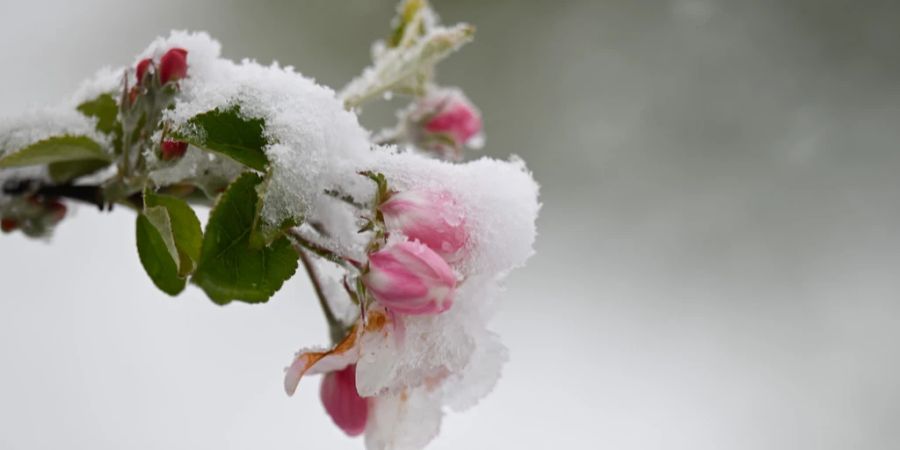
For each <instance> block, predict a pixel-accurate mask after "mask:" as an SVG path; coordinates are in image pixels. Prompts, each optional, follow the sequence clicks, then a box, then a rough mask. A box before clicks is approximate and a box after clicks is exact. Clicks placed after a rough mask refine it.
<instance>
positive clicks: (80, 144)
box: [0, 136, 110, 168]
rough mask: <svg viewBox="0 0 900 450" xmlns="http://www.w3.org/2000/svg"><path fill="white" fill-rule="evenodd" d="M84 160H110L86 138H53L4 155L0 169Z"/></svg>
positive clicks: (99, 147)
mask: <svg viewBox="0 0 900 450" xmlns="http://www.w3.org/2000/svg"><path fill="white" fill-rule="evenodd" d="M84 159H90V160H101V161H109V160H110V158H109V155H107V154H106V152H104V151H103V148H102V147H101V146H100V144H98V143H97V142H96V141H94V140H93V139H91V138H89V137H87V136H55V137H51V138H47V139H44V140H43V141H38V142H35V143H34V144H31V145H29V146H28V147H25V148H23V149H21V150H18V151H15V152H12V153H8V154H6V155H4V156H3V157H2V158H0V168H6V167H22V166H33V165H37V164H50V163H57V162H63V161H78V160H84Z"/></svg>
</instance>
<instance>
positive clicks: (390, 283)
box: [363, 241, 456, 315]
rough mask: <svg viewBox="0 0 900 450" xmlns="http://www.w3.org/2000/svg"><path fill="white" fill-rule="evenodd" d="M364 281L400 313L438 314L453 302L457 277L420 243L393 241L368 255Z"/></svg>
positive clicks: (377, 297)
mask: <svg viewBox="0 0 900 450" xmlns="http://www.w3.org/2000/svg"><path fill="white" fill-rule="evenodd" d="M363 282H364V283H365V285H366V287H367V288H368V289H369V292H370V293H371V294H372V297H374V298H375V300H377V301H378V302H379V303H381V304H382V305H384V306H385V307H386V308H388V309H390V310H391V311H393V312H395V313H399V314H408V315H424V314H439V313H442V312H444V311H446V310H448V309H449V308H450V306H451V305H452V304H453V291H454V289H455V288H456V277H455V276H454V274H453V270H452V269H450V266H448V265H447V262H446V261H444V259H443V258H441V256H440V255H438V254H437V253H435V252H434V251H433V250H431V249H430V248H428V247H427V246H426V245H425V244H422V243H420V242H413V241H406V242H398V243H395V244H392V245H390V246H388V247H386V248H384V249H382V250H380V251H377V252H375V253H372V254H370V255H369V264H368V272H366V274H365V275H363Z"/></svg>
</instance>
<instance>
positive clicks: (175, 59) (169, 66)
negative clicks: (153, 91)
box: [159, 48, 187, 84]
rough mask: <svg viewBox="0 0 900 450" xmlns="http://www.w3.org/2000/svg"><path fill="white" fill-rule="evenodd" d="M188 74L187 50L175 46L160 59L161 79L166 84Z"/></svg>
mask: <svg viewBox="0 0 900 450" xmlns="http://www.w3.org/2000/svg"><path fill="white" fill-rule="evenodd" d="M186 76H187V50H185V49H183V48H173V49H171V50H169V51H167V52H166V54H165V55H163V56H162V58H160V59H159V81H161V82H162V84H166V83H168V82H169V81H176V80H179V79H181V78H184V77H186Z"/></svg>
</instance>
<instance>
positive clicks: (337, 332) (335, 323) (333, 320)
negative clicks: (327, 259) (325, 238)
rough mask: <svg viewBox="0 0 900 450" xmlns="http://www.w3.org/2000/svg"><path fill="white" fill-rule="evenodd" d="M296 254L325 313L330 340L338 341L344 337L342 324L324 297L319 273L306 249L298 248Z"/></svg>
mask: <svg viewBox="0 0 900 450" xmlns="http://www.w3.org/2000/svg"><path fill="white" fill-rule="evenodd" d="M297 254H298V255H300V261H301V262H303V267H304V268H305V269H306V274H307V275H309V280H310V281H311V282H312V285H313V290H314V291H316V297H318V299H319V306H321V307H322V313H324V314H325V321H326V322H328V331H329V333H330V335H331V341H332V342H334V343H337V342H340V341H341V339H343V338H344V326H343V324H341V321H340V320H338V318H337V316H335V315H334V312H333V311H332V310H331V306H330V305H329V304H328V299H327V298H326V297H325V291H323V290H322V282H321V281H320V280H319V274H318V273H317V272H316V268H315V266H313V264H312V261H310V259H309V255H308V254H307V253H306V250H304V249H302V248H298V249H297Z"/></svg>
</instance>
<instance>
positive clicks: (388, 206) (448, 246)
mask: <svg viewBox="0 0 900 450" xmlns="http://www.w3.org/2000/svg"><path fill="white" fill-rule="evenodd" d="M379 210H381V213H382V214H383V215H384V221H385V224H386V225H387V227H388V230H389V231H394V230H396V231H400V232H401V233H403V234H404V235H406V237H408V238H409V239H411V240H417V241H419V242H421V243H423V244H425V245H426V246H428V248H430V249H432V250H434V251H435V252H437V254H439V255H441V257H443V258H444V259H445V260H447V261H448V262H453V261H455V260H457V259H458V258H459V256H460V251H461V250H462V249H463V247H465V245H466V239H467V237H468V235H467V233H466V227H465V225H466V217H465V213H464V212H463V210H462V208H461V207H460V205H459V204H458V203H457V202H456V200H455V199H454V198H453V195H452V194H450V193H449V192H447V191H433V190H411V191H404V192H398V193H395V194H392V195H391V196H390V198H388V200H387V201H386V202H384V203H382V204H381V206H379Z"/></svg>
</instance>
